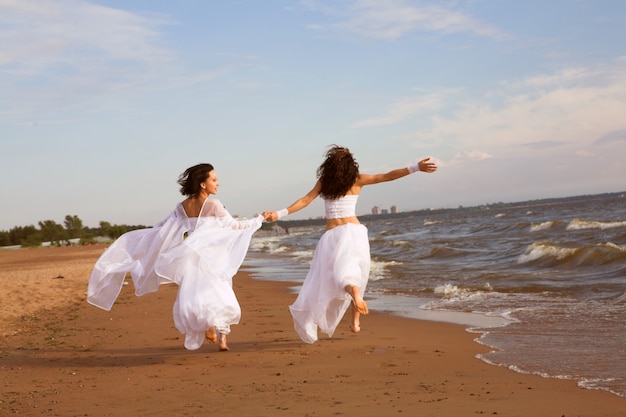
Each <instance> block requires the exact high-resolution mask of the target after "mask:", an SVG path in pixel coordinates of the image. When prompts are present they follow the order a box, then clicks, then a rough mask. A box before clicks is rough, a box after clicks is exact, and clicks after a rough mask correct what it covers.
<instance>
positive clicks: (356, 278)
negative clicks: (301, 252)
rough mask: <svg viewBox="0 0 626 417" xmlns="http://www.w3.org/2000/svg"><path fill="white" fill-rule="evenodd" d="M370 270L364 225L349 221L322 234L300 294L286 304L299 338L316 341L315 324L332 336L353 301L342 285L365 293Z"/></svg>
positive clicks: (368, 249) (310, 341)
mask: <svg viewBox="0 0 626 417" xmlns="http://www.w3.org/2000/svg"><path fill="white" fill-rule="evenodd" d="M369 273H370V246H369V240H368V237H367V228H366V227H365V226H363V225H362V224H352V223H349V224H345V225H342V226H338V227H335V228H333V229H330V230H327V231H326V232H325V233H324V234H323V235H322V237H321V238H320V240H319V242H318V243H317V246H316V248H315V254H314V255H313V261H312V262H311V268H310V269H309V272H308V274H307V276H306V279H305V280H304V283H303V284H302V288H301V290H300V293H299V294H298V297H297V299H296V301H295V302H294V303H293V304H292V305H291V306H289V310H290V311H291V315H292V316H293V322H294V327H295V329H296V332H297V333H298V336H300V338H301V339H302V341H304V342H306V343H314V342H316V341H317V340H318V336H317V331H318V327H319V330H320V331H322V332H323V333H325V334H327V335H328V337H331V336H332V335H333V333H334V332H335V329H336V328H337V326H338V325H339V322H340V321H341V319H342V318H343V315H344V314H345V312H346V310H347V309H348V307H349V306H350V303H351V302H352V297H350V295H349V294H348V293H347V292H346V289H345V287H346V286H347V285H354V286H356V287H358V288H359V290H360V291H361V294H365V288H366V286H367V281H368V279H369Z"/></svg>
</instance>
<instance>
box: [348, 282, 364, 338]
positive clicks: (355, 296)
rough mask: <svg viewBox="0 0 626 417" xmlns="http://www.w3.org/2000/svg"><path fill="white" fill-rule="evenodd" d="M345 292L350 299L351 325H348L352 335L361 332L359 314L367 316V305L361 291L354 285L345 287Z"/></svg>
mask: <svg viewBox="0 0 626 417" xmlns="http://www.w3.org/2000/svg"><path fill="white" fill-rule="evenodd" d="M345 290H346V292H347V293H348V294H350V296H351V297H352V324H351V325H350V330H352V332H353V333H358V332H359V331H360V330H361V324H360V321H359V319H360V318H361V314H363V315H367V314H368V313H369V310H368V308H367V303H365V300H363V297H362V296H361V290H359V287H357V286H356V285H346V287H345Z"/></svg>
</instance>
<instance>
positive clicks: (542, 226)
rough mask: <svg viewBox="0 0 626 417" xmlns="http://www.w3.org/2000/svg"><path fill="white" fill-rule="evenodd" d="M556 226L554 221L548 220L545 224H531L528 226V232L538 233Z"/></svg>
mask: <svg viewBox="0 0 626 417" xmlns="http://www.w3.org/2000/svg"><path fill="white" fill-rule="evenodd" d="M555 224H556V222H555V221H554V220H550V221H547V222H543V223H539V224H535V223H533V224H531V225H530V231H531V232H539V231H541V230H547V229H550V228H551V227H553V226H554V225H555Z"/></svg>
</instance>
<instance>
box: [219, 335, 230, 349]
mask: <svg viewBox="0 0 626 417" xmlns="http://www.w3.org/2000/svg"><path fill="white" fill-rule="evenodd" d="M219 348H220V350H221V351H222V352H226V351H229V350H230V348H229V347H228V345H227V344H226V335H225V334H224V333H220V334H219Z"/></svg>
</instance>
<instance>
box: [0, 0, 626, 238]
mask: <svg viewBox="0 0 626 417" xmlns="http://www.w3.org/2000/svg"><path fill="white" fill-rule="evenodd" d="M625 38H626V2H623V1H621V0H615V1H607V0H590V1H576V0H568V1H560V0H551V1H533V0H529V1H512V0H511V1H496V0H473V1H409V0H385V1H382V0H381V1H374V0H345V1H317V0H311V1H308V0H307V1H271V0H269V1H255V0H248V1H200V0H197V1H193V0H180V1H176V2H174V1H148V0H146V1H126V0H124V1H121V0H120V1H108V0H107V1H104V0H103V1H83V0H67V1H65V0H55V1H52V0H0V146H1V149H2V151H1V152H0V193H1V199H2V209H1V210H2V216H1V217H0V229H1V230H8V229H10V228H12V227H14V226H26V225H31V224H32V225H37V223H38V222H39V221H41V220H54V221H56V222H59V223H62V222H63V219H64V218H65V216H66V215H68V214H69V215H77V216H78V217H80V218H81V219H82V220H83V223H84V224H85V225H86V226H90V227H96V226H98V225H99V222H100V221H108V222H111V223H113V224H144V225H151V224H154V223H155V222H157V221H159V220H160V219H162V218H163V217H164V216H165V215H167V214H168V213H169V212H170V211H171V210H172V209H173V208H174V205H175V204H176V203H177V202H178V201H180V200H181V199H182V196H181V195H180V194H179V192H178V185H177V184H176V179H177V178H178V175H179V174H180V173H181V172H182V171H183V170H184V169H185V168H187V167H188V166H191V165H193V164H196V163H199V162H209V163H212V164H213V165H214V166H215V167H216V171H217V174H218V176H219V178H220V183H221V187H220V192H219V194H218V196H217V198H219V199H220V200H221V201H222V202H223V203H224V204H225V205H226V207H227V208H228V209H229V210H230V211H231V213H233V214H234V215H241V216H251V215H253V214H255V213H258V212H261V211H263V210H270V209H280V208H283V207H284V206H286V205H288V204H289V203H291V202H292V201H293V200H295V199H296V198H298V197H300V196H302V195H304V194H305V193H306V192H307V191H308V190H309V189H310V188H311V187H312V186H313V184H314V182H315V170H316V168H317V166H318V165H319V164H320V162H321V161H322V156H323V153H324V151H325V150H326V148H327V146H328V145H330V144H334V143H336V144H340V145H344V146H348V147H349V148H350V149H351V150H352V151H353V153H354V154H355V156H356V158H357V161H358V162H359V164H360V167H361V171H362V172H366V173H377V172H383V171H386V170H389V169H393V168H398V167H402V166H406V165H407V164H409V163H410V162H412V161H415V160H417V159H419V158H422V157H425V156H431V157H432V158H433V159H435V160H436V161H437V162H438V164H439V167H440V168H439V171H438V172H437V173H435V174H431V175H427V174H423V173H422V174H414V175H412V176H409V177H406V178H403V179H401V180H398V181H395V182H393V183H388V184H381V185H376V186H372V187H368V188H366V189H365V190H364V191H363V193H362V196H361V198H360V201H359V207H358V210H357V213H358V214H364V213H369V212H370V210H371V207H372V206H374V205H377V206H380V207H382V208H388V207H389V206H391V205H396V206H398V208H399V209H400V210H413V209H424V208H431V207H433V208H436V207H457V206H459V205H464V206H470V205H478V204H484V203H495V202H501V201H502V202H509V201H520V200H527V199H539V198H546V197H564V196H571V195H579V194H595V193H602V192H614V191H624V190H626V162H624V155H625V154H626V43H624V39H625ZM322 214H323V213H322V205H321V202H319V201H316V202H315V203H313V204H312V205H311V207H309V208H308V209H306V210H303V211H302V212H300V213H298V214H296V215H294V216H293V218H307V217H312V216H320V215H322Z"/></svg>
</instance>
